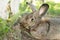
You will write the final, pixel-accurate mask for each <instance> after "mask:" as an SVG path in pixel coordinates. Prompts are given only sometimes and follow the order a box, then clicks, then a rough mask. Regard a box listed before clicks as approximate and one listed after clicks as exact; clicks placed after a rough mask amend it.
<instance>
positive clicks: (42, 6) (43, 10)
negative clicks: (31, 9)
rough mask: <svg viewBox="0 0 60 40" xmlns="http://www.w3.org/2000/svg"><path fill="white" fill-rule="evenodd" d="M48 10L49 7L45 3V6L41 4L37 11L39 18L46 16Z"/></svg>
mask: <svg viewBox="0 0 60 40" xmlns="http://www.w3.org/2000/svg"><path fill="white" fill-rule="evenodd" d="M48 8H49V5H48V4H46V3H45V4H42V5H41V7H40V9H39V11H38V13H39V16H40V17H42V16H44V15H45V14H46V12H47V10H48Z"/></svg>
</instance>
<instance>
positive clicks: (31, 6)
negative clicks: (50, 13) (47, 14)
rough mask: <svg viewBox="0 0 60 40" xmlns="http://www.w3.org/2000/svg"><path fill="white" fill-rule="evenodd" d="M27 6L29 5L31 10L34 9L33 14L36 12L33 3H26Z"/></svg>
mask: <svg viewBox="0 0 60 40" xmlns="http://www.w3.org/2000/svg"><path fill="white" fill-rule="evenodd" d="M26 4H28V5H29V6H30V8H31V9H32V11H33V12H35V11H36V8H35V6H34V5H33V4H32V3H29V2H26Z"/></svg>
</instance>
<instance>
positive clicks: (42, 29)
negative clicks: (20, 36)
mask: <svg viewBox="0 0 60 40" xmlns="http://www.w3.org/2000/svg"><path fill="white" fill-rule="evenodd" d="M26 3H27V4H28V5H29V6H30V8H31V9H32V13H28V14H25V15H22V17H21V20H20V26H21V29H22V30H24V29H23V28H25V30H27V32H28V33H30V34H31V35H32V36H33V37H34V38H37V39H42V38H45V37H46V36H47V33H49V30H50V21H49V19H45V18H44V15H45V14H46V12H47V10H48V8H49V5H48V4H46V3H44V4H42V5H41V6H40V8H39V10H37V9H36V8H35V6H34V5H32V4H31V3H29V2H26ZM25 30H24V31H25Z"/></svg>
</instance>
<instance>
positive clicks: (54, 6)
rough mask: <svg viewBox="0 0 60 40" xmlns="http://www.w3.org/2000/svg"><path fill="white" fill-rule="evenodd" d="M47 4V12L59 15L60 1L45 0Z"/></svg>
mask: <svg viewBox="0 0 60 40" xmlns="http://www.w3.org/2000/svg"><path fill="white" fill-rule="evenodd" d="M47 3H48V4H49V11H48V12H49V14H50V15H53V16H59V15H60V3H55V2H47Z"/></svg>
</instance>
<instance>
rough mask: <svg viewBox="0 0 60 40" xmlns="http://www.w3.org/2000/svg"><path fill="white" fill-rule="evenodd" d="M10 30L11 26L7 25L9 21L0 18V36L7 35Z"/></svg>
mask: <svg viewBox="0 0 60 40" xmlns="http://www.w3.org/2000/svg"><path fill="white" fill-rule="evenodd" d="M8 30H9V27H8V25H7V22H6V21H5V20H3V19H2V18H0V37H2V36H3V35H5V34H6V33H7V32H8Z"/></svg>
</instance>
